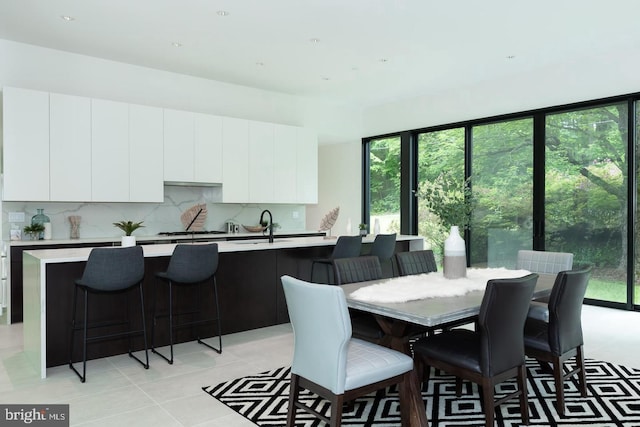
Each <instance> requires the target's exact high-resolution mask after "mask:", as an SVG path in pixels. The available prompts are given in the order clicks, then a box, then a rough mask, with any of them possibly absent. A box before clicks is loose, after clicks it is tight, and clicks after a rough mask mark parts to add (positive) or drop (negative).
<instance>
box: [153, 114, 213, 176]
mask: <svg viewBox="0 0 640 427" xmlns="http://www.w3.org/2000/svg"><path fill="white" fill-rule="evenodd" d="M164 180H165V181H168V182H181V183H195V184H219V183H221V182H222V117H218V116H212V115H208V114H200V113H192V112H189V111H179V110H168V109H165V110H164Z"/></svg>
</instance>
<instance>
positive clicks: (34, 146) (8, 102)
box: [2, 87, 49, 201]
mask: <svg viewBox="0 0 640 427" xmlns="http://www.w3.org/2000/svg"><path fill="white" fill-rule="evenodd" d="M2 91H3V135H4V137H3V173H4V186H3V193H2V197H3V200H12V201H47V200H49V93H47V92H39V91H35V90H27V89H18V88H11V87H4V88H3V89H2Z"/></svg>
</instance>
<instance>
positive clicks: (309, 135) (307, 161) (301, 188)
mask: <svg viewBox="0 0 640 427" xmlns="http://www.w3.org/2000/svg"><path fill="white" fill-rule="evenodd" d="M296 153H297V162H296V164H297V179H296V182H297V192H298V196H297V200H298V203H318V136H317V135H316V133H315V132H314V131H312V130H310V129H305V128H299V129H298V149H297V150H296Z"/></svg>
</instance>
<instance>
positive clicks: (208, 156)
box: [193, 113, 222, 184]
mask: <svg viewBox="0 0 640 427" xmlns="http://www.w3.org/2000/svg"><path fill="white" fill-rule="evenodd" d="M193 124H194V138H193V142H194V147H193V152H194V164H193V168H194V170H193V179H194V181H195V182H204V183H216V184H219V183H221V182H222V117H218V116H212V115H209V114H199V113H195V114H194V122H193Z"/></svg>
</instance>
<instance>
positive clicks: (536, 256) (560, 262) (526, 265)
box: [516, 249, 573, 274]
mask: <svg viewBox="0 0 640 427" xmlns="http://www.w3.org/2000/svg"><path fill="white" fill-rule="evenodd" d="M572 267H573V254H572V253H569V252H548V251H531V250H524V249H523V250H519V251H518V257H517V260H516V269H518V270H529V271H530V272H532V273H544V274H557V273H559V272H561V271H565V270H571V268H572Z"/></svg>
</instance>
